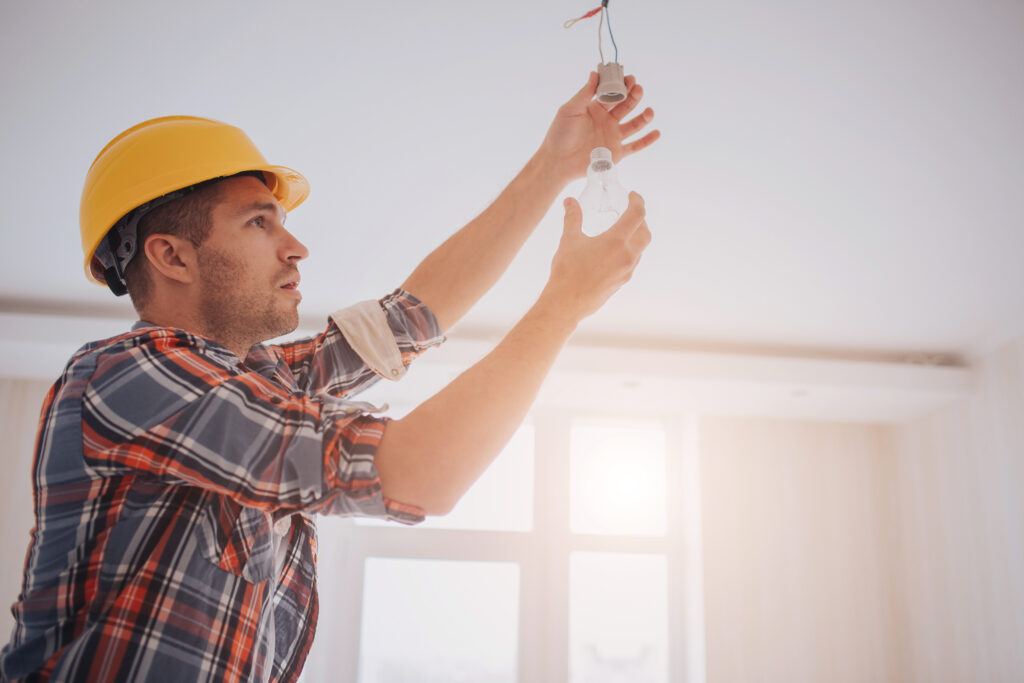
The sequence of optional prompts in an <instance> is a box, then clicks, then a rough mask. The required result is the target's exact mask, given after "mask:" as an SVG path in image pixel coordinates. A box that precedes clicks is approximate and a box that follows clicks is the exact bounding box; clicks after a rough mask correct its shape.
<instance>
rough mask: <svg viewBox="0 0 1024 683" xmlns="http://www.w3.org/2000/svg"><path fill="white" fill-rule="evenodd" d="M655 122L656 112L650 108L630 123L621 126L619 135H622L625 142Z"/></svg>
mask: <svg viewBox="0 0 1024 683" xmlns="http://www.w3.org/2000/svg"><path fill="white" fill-rule="evenodd" d="M653 120H654V110H653V109H651V108H650V107H648V108H647V109H644V110H643V111H642V112H640V114H639V115H637V116H634V117H633V118H631V119H630V120H629V121H626V122H625V123H623V124H622V125H620V126H619V134H620V135H622V139H623V140H625V139H626V138H628V137H629V136H630V135H633V134H634V133H636V132H638V131H640V129H642V128H643V127H644V126H646V125H647V124H648V123H650V122H651V121H653Z"/></svg>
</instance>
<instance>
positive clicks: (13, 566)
mask: <svg viewBox="0 0 1024 683" xmlns="http://www.w3.org/2000/svg"><path fill="white" fill-rule="evenodd" d="M50 385H51V382H49V381H41V380H26V379H0V434H2V435H3V443H2V444H0V515H2V517H0V548H2V549H3V551H2V552H0V647H2V644H3V643H6V642H7V639H8V636H9V635H10V632H11V628H13V627H14V617H12V616H11V610H10V607H11V604H13V603H14V601H15V600H16V599H17V597H18V591H20V590H21V572H22V569H24V565H25V551H26V550H28V542H29V530H30V529H31V528H32V525H33V524H34V521H35V520H34V516H33V514H32V477H31V468H32V454H33V447H34V445H35V437H36V426H37V425H38V423H39V409H40V407H41V406H42V403H43V397H44V396H45V395H46V392H47V391H49V389H50Z"/></svg>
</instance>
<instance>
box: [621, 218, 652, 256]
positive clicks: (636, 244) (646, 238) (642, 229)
mask: <svg viewBox="0 0 1024 683" xmlns="http://www.w3.org/2000/svg"><path fill="white" fill-rule="evenodd" d="M650 243H651V229H650V228H649V227H648V226H647V221H643V222H641V223H640V226H639V227H638V228H637V229H636V231H635V232H634V233H633V234H632V235H630V236H629V240H627V244H629V248H630V249H632V250H633V253H635V254H637V255H638V256H639V254H640V253H641V252H643V250H644V249H646V248H647V245H648V244H650Z"/></svg>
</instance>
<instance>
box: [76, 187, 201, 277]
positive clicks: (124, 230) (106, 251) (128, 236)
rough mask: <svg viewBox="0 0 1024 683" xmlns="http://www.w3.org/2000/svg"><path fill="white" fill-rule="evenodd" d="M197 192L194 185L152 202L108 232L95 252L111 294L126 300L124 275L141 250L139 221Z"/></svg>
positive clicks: (127, 215) (136, 209) (135, 209)
mask: <svg viewBox="0 0 1024 683" xmlns="http://www.w3.org/2000/svg"><path fill="white" fill-rule="evenodd" d="M195 188H196V186H195V185H192V186H190V187H185V188H182V189H180V190H175V191H174V192H168V193H167V194H165V195H162V196H160V197H157V198H156V199H152V200H150V201H148V202H146V203H145V204H143V205H141V206H138V207H136V208H134V209H132V210H131V211H129V212H128V213H126V214H125V215H124V216H122V217H121V220H119V221H118V222H117V223H115V224H114V227H113V228H111V229H110V230H109V231H108V232H107V236H106V237H105V238H104V240H103V242H102V243H100V247H99V248H98V249H97V250H96V257H95V258H97V259H98V260H99V262H100V264H102V266H103V279H104V280H106V282H107V286H108V287H109V288H110V291H112V292H113V293H114V294H115V295H116V296H124V295H125V294H127V293H128V282H127V280H126V279H125V272H127V270H128V264H129V263H130V262H131V260H132V258H133V257H134V256H135V253H136V252H137V251H138V248H139V240H138V235H139V231H138V227H139V221H141V220H142V217H143V216H145V215H146V214H147V213H149V212H150V211H152V210H153V209H155V208H157V207H158V206H163V205H164V204H166V203H168V202H171V201H174V200H175V199H178V198H180V197H184V196H185V195H187V194H188V193H189V192H191V191H192V190H194V189H195Z"/></svg>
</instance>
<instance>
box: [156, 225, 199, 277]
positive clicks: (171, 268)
mask: <svg viewBox="0 0 1024 683" xmlns="http://www.w3.org/2000/svg"><path fill="white" fill-rule="evenodd" d="M142 249H143V253H144V254H145V256H146V259H147V260H148V261H149V266H150V268H152V269H153V270H154V271H156V272H157V273H160V275H162V276H164V277H165V278H167V279H168V280H172V281H174V282H179V283H181V284H192V283H193V282H195V281H196V279H197V278H198V275H199V270H198V265H199V264H198V259H197V257H196V248H195V247H194V246H192V243H191V242H189V241H188V240H186V239H182V238H180V237H176V236H174V235H164V234H160V233H154V234H152V235H150V236H149V237H147V238H146V243H145V244H144V245H143V247H142Z"/></svg>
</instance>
